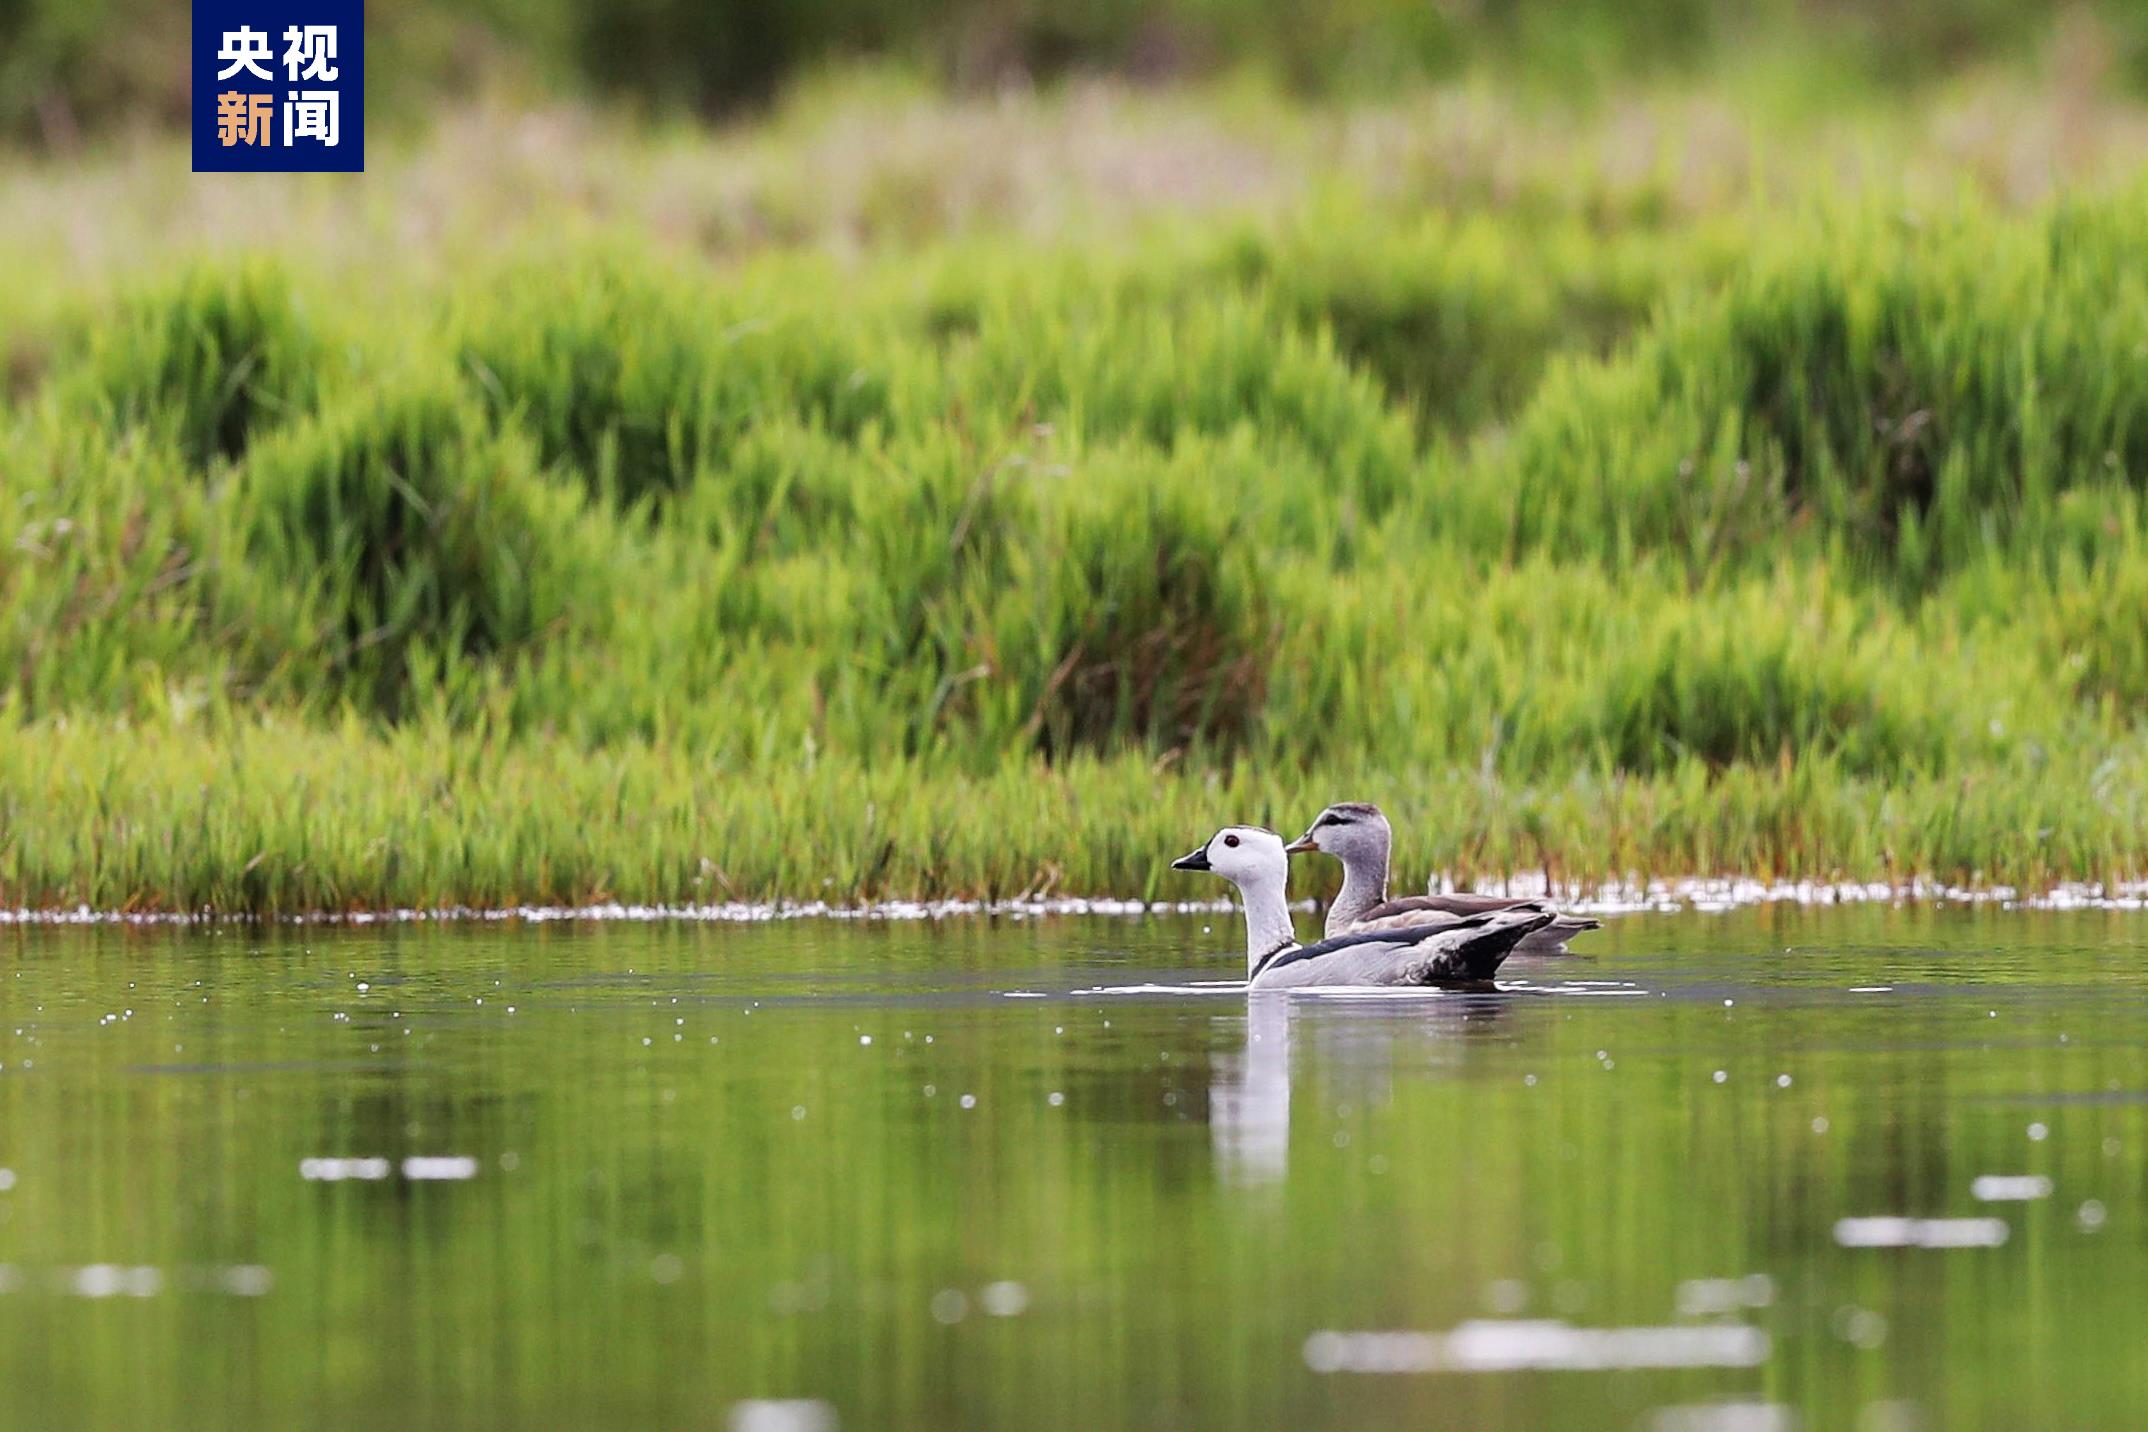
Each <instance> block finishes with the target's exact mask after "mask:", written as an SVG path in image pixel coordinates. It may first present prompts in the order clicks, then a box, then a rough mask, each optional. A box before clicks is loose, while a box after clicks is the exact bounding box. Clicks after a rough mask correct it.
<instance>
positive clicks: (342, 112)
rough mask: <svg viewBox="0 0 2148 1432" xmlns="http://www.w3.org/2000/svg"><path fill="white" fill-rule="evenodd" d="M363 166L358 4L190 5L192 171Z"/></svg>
mask: <svg viewBox="0 0 2148 1432" xmlns="http://www.w3.org/2000/svg"><path fill="white" fill-rule="evenodd" d="M364 168H365V12H364V7H363V0H194V172H195V173H197V174H228V173H248V172H252V173H269V174H303V173H353V174H354V173H357V172H358V171H360V170H362V169H364Z"/></svg>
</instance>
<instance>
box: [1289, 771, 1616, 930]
mask: <svg viewBox="0 0 2148 1432" xmlns="http://www.w3.org/2000/svg"><path fill="white" fill-rule="evenodd" d="M1394 841H1395V835H1394V831H1393V829H1392V828H1390V827H1389V825H1388V823H1387V817H1386V816H1385V815H1382V814H1381V813H1380V808H1379V807H1378V806H1376V805H1373V804H1371V803H1369V802H1366V801H1338V802H1337V803H1336V804H1334V805H1331V806H1329V807H1328V808H1327V809H1326V810H1324V811H1322V812H1321V813H1320V814H1319V816H1318V817H1317V818H1316V819H1315V820H1314V821H1313V823H1312V824H1311V825H1310V826H1308V827H1306V831H1305V834H1303V835H1301V836H1299V837H1298V838H1297V839H1296V840H1294V841H1292V842H1291V843H1290V844H1289V845H1288V846H1286V847H1285V849H1286V850H1288V851H1289V852H1290V853H1292V854H1294V855H1295V854H1299V853H1301V852H1304V851H1308V850H1317V851H1320V852H1322V853H1323V854H1327V855H1332V856H1334V857H1335V858H1336V859H1337V860H1340V861H1341V862H1342V868H1343V881H1342V889H1341V890H1340V891H1339V892H1337V894H1336V896H1335V903H1334V904H1332V905H1330V906H1328V920H1327V934H1328V937H1329V938H1330V939H1333V938H1334V937H1335V936H1337V935H1344V934H1350V933H1353V932H1363V931H1367V930H1385V929H1393V928H1396V927H1397V926H1410V927H1415V926H1418V925H1423V924H1427V923H1431V924H1438V923H1441V922H1450V921H1454V920H1461V919H1466V918H1468V917H1470V916H1473V915H1484V914H1490V913H1492V912H1495V911H1499V910H1536V911H1541V912H1542V913H1544V914H1547V915H1549V916H1551V917H1552V918H1551V919H1550V921H1549V922H1548V923H1546V924H1545V925H1544V927H1543V928H1542V929H1540V930H1537V931H1536V932H1534V933H1533V934H1531V935H1530V936H1529V937H1528V938H1527V939H1525V940H1523V941H1522V942H1521V944H1520V945H1519V946H1518V947H1517V948H1518V949H1519V950H1520V952H1521V953H1522V954H1525V955H1563V954H1565V953H1566V952H1567V950H1566V942H1567V941H1568V940H1570V939H1572V938H1573V937H1574V936H1576V935H1578V934H1580V933H1581V932H1582V931H1584V930H1594V929H1599V928H1601V926H1602V923H1603V922H1602V921H1600V920H1591V919H1589V918H1587V917H1586V916H1582V915H1562V914H1560V913H1559V912H1558V911H1557V910H1554V909H1553V908H1552V907H1551V905H1550V904H1549V903H1547V902H1546V901H1543V900H1529V899H1508V898H1506V897H1504V896H1499V895H1403V896H1399V897H1397V898H1396V899H1393V900H1390V899H1388V898H1387V863H1388V852H1389V851H1390V850H1391V849H1393V847H1394Z"/></svg>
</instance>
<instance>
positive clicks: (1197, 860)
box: [1171, 845, 1211, 870]
mask: <svg viewBox="0 0 2148 1432" xmlns="http://www.w3.org/2000/svg"><path fill="white" fill-rule="evenodd" d="M1171 868H1172V869H1173V870H1207V869H1209V868H1211V867H1210V866H1209V863H1208V847H1207V846H1205V845H1204V846H1202V847H1201V848H1200V849H1199V850H1195V851H1189V852H1188V853H1187V854H1185V855H1181V856H1180V857H1179V858H1178V859H1176V860H1174V861H1172V862H1171Z"/></svg>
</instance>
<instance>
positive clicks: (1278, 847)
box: [1171, 825, 1290, 889]
mask: <svg viewBox="0 0 2148 1432" xmlns="http://www.w3.org/2000/svg"><path fill="white" fill-rule="evenodd" d="M1171 868H1172V869H1173V870H1206V871H1209V872H1211V873H1212V874H1216V875H1220V876H1222V877H1223V878H1224V879H1225V880H1228V881H1230V882H1231V883H1232V884H1233V885H1236V886H1238V887H1239V888H1240V889H1244V888H1245V887H1246V886H1248V885H1265V884H1275V885H1278V886H1280V885H1281V884H1282V882H1283V880H1284V878H1285V877H1286V876H1287V875H1288V874H1289V871H1290V857H1289V856H1288V855H1286V854H1285V853H1284V851H1283V837H1281V836H1280V835H1277V834H1276V833H1275V832H1274V831H1272V830H1267V829H1264V828H1262V827H1260V826H1257V825H1227V826H1225V827H1224V828H1223V829H1221V830H1219V831H1217V832H1216V833H1215V834H1214V835H1212V836H1210V837H1209V838H1208V843H1207V844H1206V845H1204V846H1202V847H1201V848H1200V849H1198V850H1191V851H1188V852H1187V853H1186V854H1184V855H1181V856H1180V857H1179V858H1178V859H1176V860H1174V861H1172V862H1171Z"/></svg>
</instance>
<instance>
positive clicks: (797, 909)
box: [0, 876, 2148, 929]
mask: <svg viewBox="0 0 2148 1432" xmlns="http://www.w3.org/2000/svg"><path fill="white" fill-rule="evenodd" d="M1441 889H1442V890H1443V891H1445V892H1447V893H1457V892H1458V891H1460V892H1461V893H1470V894H1493V895H1512V896H1516V897H1527V898H1536V897H1545V896H1547V886H1546V882H1545V881H1544V880H1543V878H1542V877H1541V876H1530V877H1520V876H1517V877H1515V878H1513V879H1511V880H1505V881H1498V882H1484V881H1479V882H1476V883H1474V884H1472V885H1469V886H1467V887H1458V886H1456V885H1455V884H1454V883H1453V882H1442V885H1441ZM1548 898H1551V899H1553V900H1555V901H1556V902H1557V903H1558V904H1559V905H1560V906H1561V907H1562V908H1564V909H1568V910H1571V911H1573V912H1575V913H1577V914H1587V915H1672V914H1697V915H1720V914H1728V913H1731V912H1732V911H1736V910H1744V909H1752V908H1756V907H1759V906H1764V905H1799V906H1819V905H1878V904H1892V905H1929V906H1934V907H1938V906H1947V905H1967V906H1976V907H1984V908H1997V909H2004V910H2047V911H2058V910H2108V911H2142V910H2148V880H2144V881H2125V882H2120V883H2118V884H2115V885H2107V884H2098V883H2087V882H2067V883H2064V884H2061V885H2056V886H2053V887H2051V888H2049V889H2047V890H2044V891H2041V892H2034V893H2028V894H2024V893H2023V892H2021V891H2020V890H2018V889H2016V888H2015V887H2012V886H2006V885H1992V886H1980V887H1970V886H1959V885H1949V884H1946V883H1945V882H1942V881H1936V880H1927V879H1921V878H1920V879H1916V880H1911V881H1909V882H1906V883H1901V884H1896V883H1890V882H1887V881H1842V882H1824V881H1812V880H1762V879H1757V878H1754V877H1748V876H1724V877H1714V876H1708V877H1703V876H1688V877H1683V878H1680V879H1657V880H1647V881H1634V882H1619V883H1613V884H1607V885H1602V886H1597V887H1593V888H1590V889H1586V890H1576V889H1567V888H1560V889H1557V890H1551V891H1549V892H1548ZM1290 908H1291V911H1292V913H1294V914H1300V915H1303V914H1311V913H1314V912H1315V911H1317V910H1318V909H1319V908H1320V906H1319V903H1318V902H1317V901H1313V900H1296V901H1293V902H1292V903H1291V906H1290ZM1237 910H1238V906H1237V903H1236V902H1235V901H1231V900H1139V899H1122V898H1115V897H1111V896H1096V897H1086V896H1066V897H1061V898H1055V899H1046V900H880V901H873V902H871V903H868V904H863V905H838V904H831V903H829V902H827V901H824V900H814V901H796V902H793V901H773V902H757V901H744V900H735V901H725V902H722V903H718V904H701V905H694V904H687V905H666V904H628V903H624V902H616V901H614V902H604V903H598V904H588V905H505V906H472V905H451V906H441V907H438V908H434V909H416V908H405V909H392V910H345V911H329V910H316V911H308V912H299V913H285V914H256V913H246V912H241V911H213V910H205V911H197V912H191V913H189V912H182V911H168V910H167V911H128V910H97V909H93V908H91V907H89V906H86V905H81V906H76V907H75V908H73V909H51V908H46V909H30V908H26V907H25V908H16V909H0V929H7V928H15V929H40V928H62V927H69V926H125V927H154V926H164V927H173V928H197V927H206V926H225V925H251V926H270V925H286V926H338V925H351V926H369V925H419V924H441V925H462V924H469V925H476V924H507V923H513V924H530V925H549V924H710V925H756V924H768V923H773V922H777V921H790V920H843V921H888V922H908V921H940V920H955V919H975V918H983V919H988V920H1033V919H1051V918H1060V919H1065V918H1104V919H1120V920H1125V919H1148V918H1151V917H1153V916H1159V915H1164V916H1169V915H1232V914H1236V913H1237Z"/></svg>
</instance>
